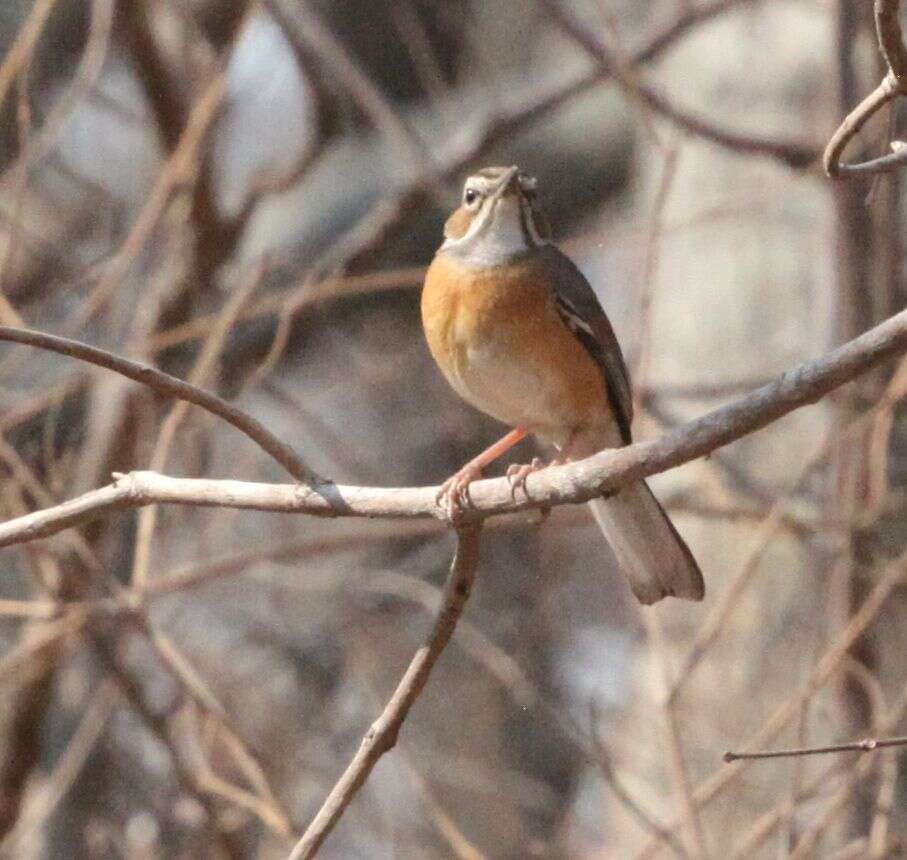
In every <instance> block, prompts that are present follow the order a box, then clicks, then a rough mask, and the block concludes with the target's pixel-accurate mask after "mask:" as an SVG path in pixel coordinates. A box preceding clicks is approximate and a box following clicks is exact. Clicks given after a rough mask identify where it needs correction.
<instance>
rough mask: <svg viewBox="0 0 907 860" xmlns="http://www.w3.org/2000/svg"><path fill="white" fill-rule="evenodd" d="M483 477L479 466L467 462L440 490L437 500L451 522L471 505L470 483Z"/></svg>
mask: <svg viewBox="0 0 907 860" xmlns="http://www.w3.org/2000/svg"><path fill="white" fill-rule="evenodd" d="M481 477H482V470H481V469H480V468H479V467H478V466H474V465H473V464H471V463H467V464H466V465H465V466H464V467H463V468H462V469H460V471H459V472H456V473H455V474H453V475H451V476H450V477H449V478H448V479H447V480H446V481H445V482H444V483H443V484H441V489H440V490H438V495H437V496H435V501H436V502H437V503H438V504H439V505H440V506H441V508H442V509H443V510H444V512H445V513H446V514H447V517H448V519H449V520H450V521H451V522H456V520H457V519H458V518H459V517H460V516H461V515H462V514H463V511H464V510H466V508H468V507H469V505H470V499H469V485H470V484H471V483H472V482H473V481H477V480H478V479H479V478H481Z"/></svg>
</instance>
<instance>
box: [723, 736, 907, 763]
mask: <svg viewBox="0 0 907 860" xmlns="http://www.w3.org/2000/svg"><path fill="white" fill-rule="evenodd" d="M903 746H907V737H900V738H866V739H865V740H862V741H853V742H852V743H849V744H832V745H831V746H827V747H802V748H801V749H790V750H768V751H766V752H742V753H735V752H730V751H728V752H726V753H725V754H724V760H725V761H726V762H732V761H738V760H739V759H747V758H748V759H763V758H795V757H797V756H805V755H825V754H826V753H839V752H864V753H865V752H875V750H881V749H886V748H887V747H903Z"/></svg>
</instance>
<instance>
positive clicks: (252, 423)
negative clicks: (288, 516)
mask: <svg viewBox="0 0 907 860" xmlns="http://www.w3.org/2000/svg"><path fill="white" fill-rule="evenodd" d="M2 340H5V341H11V342H13V343H22V344H26V345H28V346H35V347H38V348H39V349H46V350H49V351H50V352H56V353H59V354H60V355H68V356H70V357H72V358H77V359H79V360H80V361H86V362H88V363H89V364H95V365H97V366H98V367H104V368H106V369H107V370H112V371H113V372H114V373H119V374H120V375H121V376H125V377H127V378H129V379H132V380H135V381H136V382H141V383H142V385H147V386H148V387H149V388H152V389H154V390H155V391H158V392H160V393H161V394H166V395H168V396H170V397H176V398H178V399H179V400H185V401H187V402H188V403H194V404H195V405H196V406H200V407H201V408H202V409H204V410H206V411H207V412H210V413H211V414H212V415H217V416H218V417H219V418H223V419H224V421H226V422H227V423H228V424H230V425H232V426H233V427H235V428H236V429H237V430H239V431H240V433H244V434H245V435H246V436H248V437H249V438H250V439H251V440H252V441H253V442H255V443H256V444H258V446H259V447H260V448H262V449H263V450H264V451H266V452H267V453H268V454H270V455H271V457H273V458H274V459H275V460H276V461H277V462H278V463H280V465H281V466H283V467H284V469H286V470H287V472H289V473H290V474H291V475H292V476H293V477H294V478H296V480H298V481H302V482H305V483H307V484H312V485H317V484H319V483H321V482H322V480H321V478H319V477H318V476H317V475H315V473H314V472H312V471H310V470H309V468H308V467H307V466H306V465H305V464H304V463H303V462H302V460H300V459H299V456H298V455H297V454H296V452H295V451H293V450H292V449H291V448H290V447H289V446H288V445H286V444H285V443H284V442H282V441H281V440H280V439H278V438H277V437H276V436H275V435H274V434H273V433H271V432H270V431H269V430H268V429H267V428H266V427H265V426H264V425H262V424H261V422H259V421H258V420H257V419H256V418H253V417H252V416H251V415H249V414H248V413H246V412H244V411H243V410H241V409H239V408H237V407H236V406H233V405H232V404H230V403H228V402H227V401H226V400H224V399H222V398H220V397H218V396H217V395H216V394H211V393H210V392H208V391H205V390H204V389H201V388H198V387H197V386H195V385H191V384H189V383H188V382H184V381H183V380H182V379H177V378H176V377H175V376H170V374H169V373H164V371H162V370H158V369H157V368H154V367H151V366H150V365H148V364H143V363H142V362H138V361H130V360H129V359H128V358H122V357H121V356H118V355H114V354H113V353H111V352H108V351H107V350H104V349H100V348H99V347H96V346H89V345H88V344H84V343H80V342H79V341H76V340H70V339H68V338H65V337H58V336H56V335H52V334H45V333H43V332H39V331H31V330H29V329H17V328H9V327H7V326H0V341H2Z"/></svg>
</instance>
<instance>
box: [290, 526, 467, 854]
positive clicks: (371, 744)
mask: <svg viewBox="0 0 907 860" xmlns="http://www.w3.org/2000/svg"><path fill="white" fill-rule="evenodd" d="M457 541H458V542H457V552H456V555H455V556H454V559H453V562H452V564H451V567H450V573H449V574H448V576H447V582H446V583H445V585H444V594H443V595H442V598H441V604H440V606H439V607H438V612H437V614H436V615H435V621H434V624H433V625H432V630H431V633H430V634H429V636H428V638H427V639H426V641H425V644H424V645H423V646H422V647H421V648H420V649H419V650H418V651H417V652H416V656H415V657H413V659H412V662H411V663H410V664H409V668H408V669H407V670H406V673H405V674H404V675H403V678H402V679H401V680H400V683H399V684H398V685H397V689H396V690H395V691H394V694H393V696H391V698H390V701H389V702H388V703H387V706H386V707H385V709H384V711H383V712H382V714H381V716H380V717H378V719H377V720H376V721H375V722H374V723H373V724H372V726H371V728H370V729H369V730H368V731H367V732H366V733H365V737H364V738H363V739H362V744H361V745H360V747H359V750H358V751H357V752H356V755H355V756H354V757H353V760H352V761H351V762H350V764H349V766H348V767H347V769H346V770H345V771H344V773H343V776H342V777H340V779H339V781H338V782H337V784H336V785H335V786H334V788H333V790H332V791H331V793H330V794H329V795H328V797H327V800H325V802H324V804H323V805H322V807H321V809H320V810H319V811H318V814H317V815H316V816H315V818H314V819H313V821H312V823H311V824H310V825H309V826H308V829H307V830H306V832H305V833H304V834H303V836H302V839H300V840H299V842H298V843H297V845H296V847H295V848H294V849H293V852H292V853H291V854H290V858H289V860H305V858H309V857H314V856H315V853H316V852H317V851H318V849H319V847H320V846H321V844H322V842H324V840H325V839H326V838H327V836H328V834H329V833H330V832H331V830H333V828H334V825H335V824H336V823H337V821H338V820H339V818H340V816H341V815H343V811H344V810H345V809H346V807H347V806H348V805H349V803H350V801H351V800H352V799H353V797H354V796H355V794H356V792H357V791H358V790H359V789H360V788H361V787H362V785H363V783H364V782H365V780H366V779H368V776H369V774H370V773H371V772H372V768H374V766H375V765H376V764H377V763H378V760H379V759H380V758H381V756H383V755H384V754H385V753H387V752H389V751H390V750H392V749H393V748H394V746H395V745H396V743H397V735H398V734H399V732H400V727H401V726H402V725H403V721H404V720H405V719H406V716H407V714H408V713H409V710H410V708H411V707H412V705H413V703H414V702H415V701H416V699H417V698H418V697H419V694H420V693H421V692H422V689H423V688H424V687H425V683H426V682H427V681H428V676H429V673H430V672H431V670H432V668H433V667H434V665H435V663H436V662H437V660H438V657H440V656H441V652H442V651H443V650H444V648H445V647H446V645H447V643H448V642H449V641H450V637H451V636H452V635H453V632H454V628H455V627H456V626H457V621H458V620H459V618H460V615H461V614H462V613H463V608H464V607H465V606H466V601H467V600H468V599H469V592H470V590H471V589H472V583H473V581H474V579H475V573H476V567H477V565H478V562H479V528H478V527H476V526H473V527H469V528H467V529H464V530H462V531H458V532H457Z"/></svg>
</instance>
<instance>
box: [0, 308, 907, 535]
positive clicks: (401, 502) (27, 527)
mask: <svg viewBox="0 0 907 860" xmlns="http://www.w3.org/2000/svg"><path fill="white" fill-rule="evenodd" d="M4 331H9V330H4V329H0V335H2V333H3V332H4ZM905 351H907V311H902V312H901V313H899V314H897V315H896V316H893V317H892V318H891V319H888V320H886V321H885V322H883V323H881V324H880V325H878V326H876V327H875V328H873V329H870V330H869V331H868V332H866V333H865V334H863V335H861V336H860V337H858V338H855V339H854V340H852V341H850V342H849V343H846V344H844V345H843V346H841V347H838V348H837V349H835V350H832V351H831V352H829V353H828V354H826V355H825V356H823V357H822V358H818V359H816V360H814V361H809V362H806V363H805V364H802V365H800V366H799V367H796V368H794V369H793V370H789V371H787V372H786V373H784V374H783V375H782V376H780V377H778V379H776V380H775V381H774V382H771V383H769V384H768V385H765V386H763V387H761V388H758V389H756V390H755V391H753V392H752V393H751V394H748V395H746V396H745V397H742V398H740V399H739V400H737V401H735V402H734V403H731V404H729V405H727V406H725V407H722V408H721V409H716V410H714V411H713V412H709V413H707V414H706V415H704V416H703V417H701V418H698V419H696V420H695V421H691V422H689V423H688V424H684V425H682V426H680V427H678V428H677V429H676V430H673V431H671V432H670V433H666V434H665V435H664V436H661V437H660V438H658V439H654V440H653V441H651V442H638V443H637V444H635V445H630V446H628V447H626V448H618V449H612V450H607V451H602V452H600V453H598V454H595V455H594V456H592V457H589V458H588V459H586V460H582V461H580V462H578V463H569V464H567V465H565V466H558V467H552V468H549V469H544V470H543V471H541V472H537V473H535V474H533V475H530V476H529V478H528V479H527V481H526V492H525V493H520V494H519V495H518V496H517V497H516V498H514V495H513V489H512V487H511V485H510V482H509V481H508V480H507V479H506V478H495V479H492V480H486V481H477V482H476V483H474V484H472V485H471V486H470V498H471V501H472V505H471V507H470V508H469V509H468V510H467V511H466V512H465V514H464V515H463V518H462V520H461V521H460V523H459V525H465V524H466V523H470V522H477V521H480V520H483V519H485V518H487V517H489V516H493V515H497V514H503V513H512V512H515V511H520V510H525V509H527V508H538V507H551V506H554V505H563V504H571V503H576V502H586V501H589V500H590V499H593V498H596V497H597V496H600V495H602V494H604V493H607V492H610V491H612V490H615V489H617V488H619V487H621V486H623V485H625V484H628V483H631V482H633V481H635V480H638V479H639V478H645V477H648V476H649V475H654V474H656V473H657V472H664V471H666V470H668V469H671V468H673V467H674V466H679V465H680V464H681V463H686V462H688V461H689V460H694V459H696V458H697V457H702V456H704V455H706V454H709V453H711V452H712V451H714V450H715V449H717V448H720V447H722V446H724V445H727V444H728V443H730V442H733V441H734V440H735V439H740V438H741V437H743V436H746V435H748V434H750V433H753V432H755V431H756V430H759V429H761V428H763V427H766V426H767V425H769V424H771V423H772V422H774V421H777V420H778V419H779V418H781V417H783V416H784V415H787V414H788V413H789V412H793V411H794V410H795V409H798V408H799V407H801V406H805V405H806V404H808V403H815V402H816V401H817V400H820V399H821V398H822V397H824V396H825V395H826V394H828V393H829V392H831V391H833V390H834V389H836V388H838V387H840V386H841V385H844V384H845V383H847V382H850V381H851V380H852V379H855V378H856V377H857V376H859V375H860V374H862V373H865V372H866V371H868V370H870V369H871V368H873V367H875V366H877V365H879V364H881V363H882V362H883V361H886V360H887V359H890V358H893V357H894V356H896V355H899V354H901V353H903V352H905ZM436 497H437V488H436V487H385V488H381V487H348V486H341V485H337V484H320V485H319V486H318V487H317V488H314V489H313V488H311V487H308V486H290V485H280V484H260V483H251V482H246V481H218V480H209V479H189V478H170V477H166V476H163V475H158V474H155V473H153V472H132V473H131V474H129V475H127V476H119V477H117V480H116V481H115V482H114V483H113V484H111V485H109V486H106V487H102V488H100V489H98V490H93V491H92V492H90V493H86V494H85V495H83V496H80V497H78V498H76V499H72V500H71V501H68V502H64V503H63V504H62V505H58V506H56V507H53V508H48V509H46V510H43V511H36V512H35V513H32V514H27V515H26V516H24V517H19V518H18V519H15V520H10V521H9V522H7V523H4V524H3V525H0V546H9V545H12V544H18V543H24V542H26V541H30V540H34V539H36V538H41V537H48V536H49V535H53V534H56V533H57V532H60V531H62V530H63V529H65V528H69V527H71V526H74V525H77V524H79V523H83V522H87V521H89V520H91V519H94V518H96V517H98V516H101V515H102V514H105V513H109V512H110V511H113V510H120V509H125V508H130V507H141V506H142V505H149V504H155V503H171V504H183V505H197V506H204V507H232V508H246V509H254V510H262V511H284V512H295V513H304V514H311V515H315V516H348V517H388V518H390V517H396V518H412V517H436V518H443V517H444V513H443V510H442V509H441V507H440V506H439V505H438V502H437V498H436Z"/></svg>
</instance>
